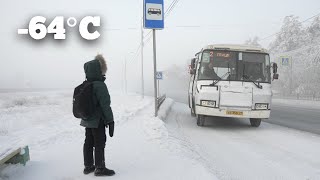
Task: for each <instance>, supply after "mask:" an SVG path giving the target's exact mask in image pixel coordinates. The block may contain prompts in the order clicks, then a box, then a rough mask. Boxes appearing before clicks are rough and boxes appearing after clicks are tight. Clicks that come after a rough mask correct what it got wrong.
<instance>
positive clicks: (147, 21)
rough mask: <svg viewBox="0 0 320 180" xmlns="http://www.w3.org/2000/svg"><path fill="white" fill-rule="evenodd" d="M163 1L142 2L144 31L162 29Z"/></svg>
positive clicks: (148, 0) (145, 0)
mask: <svg viewBox="0 0 320 180" xmlns="http://www.w3.org/2000/svg"><path fill="white" fill-rule="evenodd" d="M163 9H164V8H163V0H144V1H143V26H144V28H145V29H163V28H164V11H163Z"/></svg>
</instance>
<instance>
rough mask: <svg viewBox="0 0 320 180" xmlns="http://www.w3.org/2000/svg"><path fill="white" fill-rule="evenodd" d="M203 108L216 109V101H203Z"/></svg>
mask: <svg viewBox="0 0 320 180" xmlns="http://www.w3.org/2000/svg"><path fill="white" fill-rule="evenodd" d="M201 106H207V107H216V101H207V100H201Z"/></svg>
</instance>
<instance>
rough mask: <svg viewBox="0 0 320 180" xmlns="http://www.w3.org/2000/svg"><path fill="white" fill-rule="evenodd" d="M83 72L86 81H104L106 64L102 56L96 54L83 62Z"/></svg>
mask: <svg viewBox="0 0 320 180" xmlns="http://www.w3.org/2000/svg"><path fill="white" fill-rule="evenodd" d="M84 72H85V73H86V78H87V80H88V81H101V80H102V81H104V80H105V77H104V75H105V74H106V72H107V64H106V61H105V60H104V58H103V56H102V55H100V54H98V55H97V56H96V57H95V59H94V60H92V61H88V62H86V63H85V64H84Z"/></svg>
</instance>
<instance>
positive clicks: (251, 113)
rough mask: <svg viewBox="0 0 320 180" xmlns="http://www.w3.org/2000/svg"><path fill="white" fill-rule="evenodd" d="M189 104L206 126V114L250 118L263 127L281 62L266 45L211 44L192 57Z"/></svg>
mask: <svg viewBox="0 0 320 180" xmlns="http://www.w3.org/2000/svg"><path fill="white" fill-rule="evenodd" d="M190 74H191V77H190V84H189V91H188V96H189V99H188V100H189V107H190V108H191V115H193V116H195V117H197V125H198V126H203V125H204V122H205V117H206V116H220V117H235V118H249V119H250V124H251V126H254V127H259V126H260V123H261V119H268V118H269V117H270V110H271V97H272V91H271V81H272V80H274V79H278V76H279V75H278V74H277V64H276V63H272V64H271V63H270V57H269V54H268V52H267V51H266V50H265V49H263V48H257V47H251V46H244V45H209V46H206V47H204V48H203V49H202V50H201V51H200V52H198V53H197V54H196V57H195V58H193V59H192V60H191V65H190Z"/></svg>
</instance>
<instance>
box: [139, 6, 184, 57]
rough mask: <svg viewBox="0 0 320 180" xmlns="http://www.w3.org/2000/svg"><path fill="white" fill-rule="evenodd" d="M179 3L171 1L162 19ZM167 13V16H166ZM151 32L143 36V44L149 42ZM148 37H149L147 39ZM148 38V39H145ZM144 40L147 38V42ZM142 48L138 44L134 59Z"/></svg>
mask: <svg viewBox="0 0 320 180" xmlns="http://www.w3.org/2000/svg"><path fill="white" fill-rule="evenodd" d="M178 2H179V0H173V1H172V2H171V4H170V5H169V7H168V8H167V9H166V11H165V13H164V19H166V17H168V16H169V14H170V13H171V12H172V10H173V9H174V8H175V6H176V5H177V3H178ZM168 13H169V14H168ZM142 21H143V18H142ZM151 32H152V30H150V31H149V32H148V33H147V35H145V36H144V37H143V44H144V45H145V44H147V43H149V42H150V39H151V37H152V36H151ZM148 36H149V37H148ZM147 37H148V38H147ZM145 38H147V40H144V39H145ZM141 47H142V43H140V44H139V46H138V48H137V52H136V55H135V59H136V58H137V57H138V53H139V50H140V48H141Z"/></svg>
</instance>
